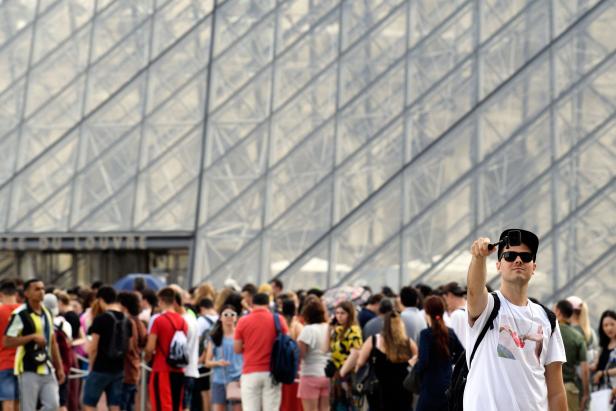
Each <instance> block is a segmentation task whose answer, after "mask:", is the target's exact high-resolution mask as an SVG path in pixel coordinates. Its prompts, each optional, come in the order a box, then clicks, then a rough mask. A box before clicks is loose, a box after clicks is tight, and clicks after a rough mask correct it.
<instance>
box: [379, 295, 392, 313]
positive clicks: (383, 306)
mask: <svg viewBox="0 0 616 411" xmlns="http://www.w3.org/2000/svg"><path fill="white" fill-rule="evenodd" d="M393 310H394V304H393V303H392V302H391V300H390V299H389V298H383V299H382V300H381V302H380V303H379V314H387V313H390V312H392V311H393Z"/></svg>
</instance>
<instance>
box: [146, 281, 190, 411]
mask: <svg viewBox="0 0 616 411" xmlns="http://www.w3.org/2000/svg"><path fill="white" fill-rule="evenodd" d="M175 294H176V292H175V290H173V289H172V288H170V287H165V288H163V289H162V290H160V291H159V292H158V303H159V306H160V308H161V314H160V315H159V316H157V317H156V318H155V319H154V321H153V323H152V328H151V329H150V334H149V335H148V342H147V344H146V346H145V360H146V361H150V359H153V360H152V374H151V376H150V386H149V393H150V403H151V405H152V410H157V411H180V410H181V409H182V394H183V388H184V370H183V369H182V368H174V367H171V366H170V365H169V364H168V363H167V355H168V354H169V346H170V344H171V340H172V339H173V335H174V334H175V332H176V331H178V330H181V331H183V332H184V334H187V333H188V325H187V324H186V321H184V319H183V318H182V316H181V315H180V314H178V313H176V312H175V311H174V309H173V304H174V302H175V298H176V297H175Z"/></svg>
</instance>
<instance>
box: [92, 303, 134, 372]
mask: <svg viewBox="0 0 616 411" xmlns="http://www.w3.org/2000/svg"><path fill="white" fill-rule="evenodd" d="M108 313H111V314H113V315H114V317H115V318H116V320H120V321H121V320H122V319H124V318H125V317H124V314H123V313H121V312H119V311H113V310H109V311H107V313H103V314H99V315H98V316H97V317H96V318H95V319H94V321H93V322H92V326H91V327H90V330H89V331H88V334H98V335H99V340H98V351H97V353H96V360H95V361H94V367H93V368H92V371H96V372H105V373H118V372H123V371H124V358H119V359H111V358H109V357H107V347H109V345H110V344H111V335H112V333H113V325H114V320H113V318H111V316H110V315H109V314H108ZM127 331H128V333H129V335H128V338H130V337H131V334H132V331H131V328H130V327H128V330H127Z"/></svg>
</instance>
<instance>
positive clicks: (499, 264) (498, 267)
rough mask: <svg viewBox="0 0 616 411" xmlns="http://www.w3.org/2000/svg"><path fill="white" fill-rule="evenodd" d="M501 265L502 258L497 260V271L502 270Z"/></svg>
mask: <svg viewBox="0 0 616 411" xmlns="http://www.w3.org/2000/svg"><path fill="white" fill-rule="evenodd" d="M500 266H501V263H500V260H499V261H497V262H496V271H498V272H500Z"/></svg>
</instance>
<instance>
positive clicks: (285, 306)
mask: <svg viewBox="0 0 616 411" xmlns="http://www.w3.org/2000/svg"><path fill="white" fill-rule="evenodd" d="M295 314H297V307H296V306H295V301H293V300H292V299H290V298H288V299H286V300H283V301H282V316H283V317H284V319H285V320H287V325H289V326H290V325H291V321H292V320H293V317H294V316H295Z"/></svg>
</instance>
